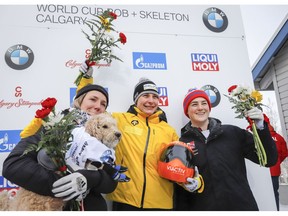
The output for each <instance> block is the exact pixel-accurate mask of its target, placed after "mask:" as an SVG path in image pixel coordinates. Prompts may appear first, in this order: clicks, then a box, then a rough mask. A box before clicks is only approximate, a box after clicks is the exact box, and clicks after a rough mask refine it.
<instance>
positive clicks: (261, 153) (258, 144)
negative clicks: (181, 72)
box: [252, 121, 267, 166]
mask: <svg viewBox="0 0 288 216" xmlns="http://www.w3.org/2000/svg"><path fill="white" fill-rule="evenodd" d="M252 132H253V138H254V143H255V148H256V151H257V155H258V159H259V164H260V166H265V165H266V164H267V156H266V152H265V149H264V147H263V144H262V141H261V139H260V137H259V135H258V132H257V128H256V125H255V122H254V121H253V124H252Z"/></svg>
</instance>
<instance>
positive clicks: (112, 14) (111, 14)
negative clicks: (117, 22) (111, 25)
mask: <svg viewBox="0 0 288 216" xmlns="http://www.w3.org/2000/svg"><path fill="white" fill-rule="evenodd" d="M109 16H110V17H112V18H113V19H117V15H116V14H115V13H113V12H109Z"/></svg>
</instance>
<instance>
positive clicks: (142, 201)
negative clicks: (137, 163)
mask: <svg viewBox="0 0 288 216" xmlns="http://www.w3.org/2000/svg"><path fill="white" fill-rule="evenodd" d="M146 126H147V127H148V133H147V139H146V145H145V150H144V154H143V176H144V184H143V190H142V197H141V206H140V208H143V205H144V198H145V192H146V155H147V149H148V144H149V138H150V127H149V124H148V117H147V118H146Z"/></svg>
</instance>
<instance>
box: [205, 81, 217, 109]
mask: <svg viewBox="0 0 288 216" xmlns="http://www.w3.org/2000/svg"><path fill="white" fill-rule="evenodd" d="M201 89H202V90H203V91H205V92H206V94H207V95H208V96H209V99H210V102H211V106H212V107H216V106H217V105H218V104H219V103H220V100H221V95H220V92H219V90H218V89H217V88H216V87H214V86H212V85H205V86H202V87H201Z"/></svg>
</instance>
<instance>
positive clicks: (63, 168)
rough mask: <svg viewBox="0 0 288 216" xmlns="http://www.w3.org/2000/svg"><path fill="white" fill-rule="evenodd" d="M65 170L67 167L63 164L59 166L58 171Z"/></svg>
mask: <svg viewBox="0 0 288 216" xmlns="http://www.w3.org/2000/svg"><path fill="white" fill-rule="evenodd" d="M66 170H67V167H66V166H65V165H63V166H61V167H59V171H61V172H65V171H66Z"/></svg>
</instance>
